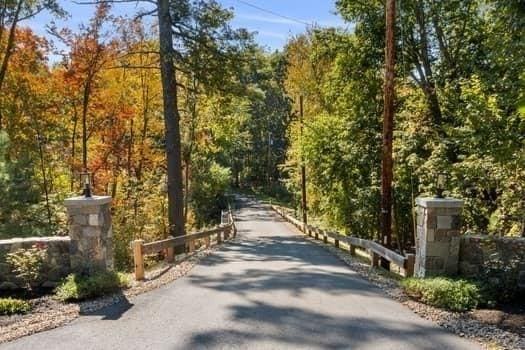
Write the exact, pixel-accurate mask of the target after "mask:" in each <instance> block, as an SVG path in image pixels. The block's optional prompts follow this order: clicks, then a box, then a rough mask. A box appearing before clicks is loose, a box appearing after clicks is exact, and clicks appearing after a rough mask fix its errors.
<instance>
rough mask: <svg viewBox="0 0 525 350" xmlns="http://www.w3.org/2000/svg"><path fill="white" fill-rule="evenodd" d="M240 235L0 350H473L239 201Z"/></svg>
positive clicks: (268, 214)
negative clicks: (170, 275)
mask: <svg viewBox="0 0 525 350" xmlns="http://www.w3.org/2000/svg"><path fill="white" fill-rule="evenodd" d="M240 204H241V205H240V207H241V208H240V209H239V210H238V211H237V212H236V219H237V220H238V229H239V231H238V238H237V240H235V241H232V242H230V243H227V244H225V245H224V246H222V247H221V248H219V249H218V250H217V251H215V252H214V253H213V254H212V255H210V256H208V257H207V258H205V259H203V260H202V261H201V262H200V263H199V264H198V265H197V266H196V267H195V268H194V269H193V270H192V271H191V272H190V273H189V274H188V275H187V276H185V277H183V278H180V279H178V280H176V281H174V282H173V283H170V284H169V285H166V286H164V287H162V288H160V289H157V290H155V291H152V292H149V293H146V294H143V295H140V296H137V297H135V298H133V299H132V300H131V301H130V303H131V304H130V303H121V304H118V305H115V306H112V307H108V308H106V309H103V310H99V311H98V312H96V313H95V314H91V315H85V316H82V317H80V318H79V319H77V320H75V321H74V322H72V323H71V324H68V325H66V326H64V327H61V328H57V329H55V330H51V331H48V332H43V333H39V334H35V335H32V336H29V337H25V338H21V339H19V340H17V341H14V342H11V343H7V344H4V345H2V346H0V349H6V350H7V349H21V350H30V349H32V350H37V349H46V350H52V349H68V350H74V349H79V350H80V349H82V350H86V349H170V350H173V349H254V350H255V349H374V350H377V349H401V350H412V349H413V350H416V349H417V350H425V349H429V350H430V349H440V350H441V349H455V350H456V349H457V350H461V349H465V350H466V349H480V346H479V345H477V344H476V343H474V342H470V341H468V340H466V339H463V338H460V337H457V336H455V335H453V334H451V333H449V332H447V331H446V330H444V329H442V328H440V327H439V326H437V325H435V324H433V323H431V322H429V321H427V320H424V319H422V318H420V317H418V316H417V315H415V314H414V313H412V312H411V311H410V310H408V309H407V308H405V307H404V306H403V305H401V304H399V303H398V302H396V301H394V300H392V299H390V298H389V297H388V296H386V295H385V294H384V293H383V292H382V291H381V290H380V289H378V288H376V287H375V286H373V285H371V284H370V283H368V282H366V281H364V280H363V279H361V278H360V277H359V276H358V275H357V274H356V273H355V272H353V271H352V270H350V269H349V268H348V267H347V266H346V265H345V264H344V263H343V262H341V261H340V260H339V259H337V258H336V257H334V256H333V255H331V254H330V253H329V252H328V251H327V250H325V249H323V248H322V247H318V246H316V245H313V244H311V243H309V242H307V241H305V240H304V239H303V238H301V237H300V235H299V234H298V232H296V231H295V230H294V228H293V227H292V226H291V225H289V224H287V223H285V222H284V221H283V220H281V219H280V218H279V217H278V216H277V215H276V214H275V213H273V212H272V211H271V209H269V208H268V207H267V206H265V205H262V204H259V203H258V202H256V201H253V200H249V199H241V201H240Z"/></svg>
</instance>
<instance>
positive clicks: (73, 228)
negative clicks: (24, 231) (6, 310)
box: [0, 196, 113, 290]
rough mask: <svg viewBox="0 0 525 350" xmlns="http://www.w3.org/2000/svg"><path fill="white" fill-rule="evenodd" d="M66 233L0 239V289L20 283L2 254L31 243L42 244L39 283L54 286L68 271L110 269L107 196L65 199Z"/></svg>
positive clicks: (111, 236) (80, 271)
mask: <svg viewBox="0 0 525 350" xmlns="http://www.w3.org/2000/svg"><path fill="white" fill-rule="evenodd" d="M64 205H65V206H66V208H67V213H68V225H69V237H37V238H14V239H9V240H0V290H2V289H4V290H5V289H16V288H21V287H24V286H23V284H22V283H21V282H22V281H19V280H17V278H16V275H15V274H14V273H13V272H12V267H11V266H10V265H9V264H7V263H6V255H7V254H8V253H12V252H15V251H17V250H18V249H22V248H23V249H30V248H32V247H33V246H37V247H41V248H45V249H46V251H47V258H46V259H47V261H46V263H45V264H44V268H43V278H42V279H43V283H42V284H41V286H42V287H54V286H55V285H56V284H57V282H59V281H60V280H61V279H62V278H63V277H65V276H67V275H68V274H69V273H71V272H74V273H81V274H92V273H95V272H97V271H100V270H111V269H113V234H112V228H111V197H107V196H93V197H88V198H86V197H75V198H68V199H66V200H65V202H64Z"/></svg>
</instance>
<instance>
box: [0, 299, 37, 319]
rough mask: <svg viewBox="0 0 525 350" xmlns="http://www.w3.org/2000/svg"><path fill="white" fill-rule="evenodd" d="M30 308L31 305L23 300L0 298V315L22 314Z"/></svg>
mask: <svg viewBox="0 0 525 350" xmlns="http://www.w3.org/2000/svg"><path fill="white" fill-rule="evenodd" d="M29 310H31V305H30V304H29V303H28V302H27V301H24V300H20V299H12V298H0V315H12V314H24V313H26V312H28V311H29Z"/></svg>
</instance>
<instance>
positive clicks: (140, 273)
mask: <svg viewBox="0 0 525 350" xmlns="http://www.w3.org/2000/svg"><path fill="white" fill-rule="evenodd" d="M143 244H144V241H143V240H142V239H139V240H136V241H133V242H132V244H131V246H132V248H133V260H134V263H135V279H136V280H137V281H140V280H143V279H144V256H143V255H142V245H143Z"/></svg>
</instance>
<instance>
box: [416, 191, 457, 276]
mask: <svg viewBox="0 0 525 350" xmlns="http://www.w3.org/2000/svg"><path fill="white" fill-rule="evenodd" d="M416 206H417V233H416V262H415V267H414V270H415V271H414V274H415V276H416V277H429V276H443V275H444V276H452V275H455V274H457V273H458V262H459V246H460V231H459V229H460V225H461V209H462V207H463V201H462V200H458V199H452V198H416Z"/></svg>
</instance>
